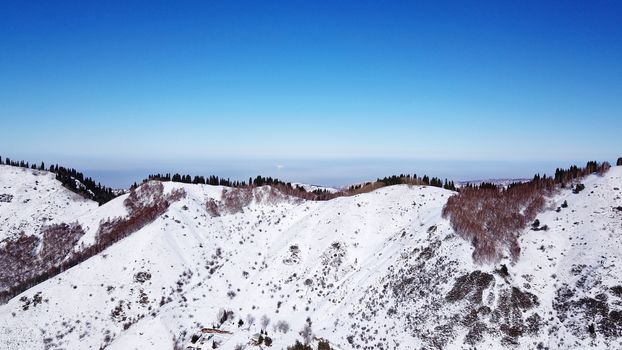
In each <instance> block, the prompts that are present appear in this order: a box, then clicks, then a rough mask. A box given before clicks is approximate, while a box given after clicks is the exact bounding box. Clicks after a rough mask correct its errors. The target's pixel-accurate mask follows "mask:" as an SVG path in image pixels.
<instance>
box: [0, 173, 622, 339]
mask: <svg viewBox="0 0 622 350" xmlns="http://www.w3.org/2000/svg"><path fill="white" fill-rule="evenodd" d="M583 183H584V184H585V186H586V188H585V190H584V191H582V192H580V193H578V194H573V193H572V192H571V191H570V190H568V189H562V190H560V191H559V193H558V194H556V195H555V196H554V197H552V198H550V199H549V201H550V203H549V204H550V205H549V209H547V210H546V211H545V212H543V213H541V214H540V215H539V216H538V219H539V220H540V222H541V223H542V224H546V225H548V227H549V230H548V231H531V230H529V229H527V230H525V231H524V232H523V233H522V234H521V235H520V244H521V248H522V250H521V256H520V259H519V260H518V262H517V263H516V264H514V265H513V264H511V263H510V260H509V259H506V260H504V261H502V262H501V263H499V264H496V265H477V264H475V263H473V260H472V258H471V252H472V247H471V244H470V243H469V242H466V241H464V240H463V239H461V238H460V237H458V236H457V235H456V234H455V233H454V232H453V230H452V229H451V228H450V226H449V222H448V221H447V220H446V219H443V218H442V217H441V211H442V208H443V206H444V204H445V202H446V200H447V198H448V197H449V196H452V195H453V192H451V191H448V190H443V189H440V188H436V187H429V186H428V187H424V186H407V185H397V186H390V187H385V188H381V189H378V190H375V191H373V192H371V193H366V194H361V195H356V196H352V197H341V198H337V199H333V200H330V201H323V202H313V201H304V200H300V199H295V198H288V197H284V196H282V195H275V193H274V191H273V190H271V189H270V188H269V187H261V188H256V189H254V190H253V194H252V200H251V202H250V204H248V205H245V206H244V207H243V208H242V212H235V210H233V211H226V210H221V211H220V212H219V214H220V216H213V213H212V214H210V213H209V212H208V210H206V202H207V201H208V200H209V199H210V198H211V199H213V200H215V201H220V200H221V199H222V195H223V190H227V189H226V188H224V187H220V186H209V185H188V184H180V183H170V182H167V183H164V190H165V192H170V191H171V190H173V189H179V188H183V189H184V190H185V191H186V197H185V198H182V199H181V200H179V201H176V202H174V203H172V204H171V206H170V207H169V208H168V210H167V211H166V212H165V214H163V215H161V216H159V217H158V218H157V219H155V221H153V222H151V223H149V224H148V225H146V226H144V227H143V228H141V229H140V230H138V231H137V232H134V233H133V234H131V235H130V236H128V237H126V238H124V239H122V240H120V241H119V242H117V243H115V244H113V245H112V246H111V247H109V248H107V249H106V250H104V251H103V252H101V253H99V254H97V255H95V256H93V257H92V258H90V259H87V260H86V261H84V262H82V263H80V264H78V265H77V266H75V267H72V268H70V269H68V270H66V271H63V272H62V273H60V274H58V275H56V276H54V277H52V278H50V279H48V280H46V281H44V282H42V283H40V284H38V285H36V286H34V287H32V288H30V289H28V290H26V291H25V292H23V293H22V294H20V295H18V296H16V297H14V298H12V299H11V300H9V301H8V303H6V304H4V305H0V349H101V348H104V347H105V348H107V349H167V350H169V349H173V347H174V339H179V342H178V343H179V344H181V346H182V348H184V349H185V348H186V346H187V345H189V344H190V343H189V341H190V339H191V336H192V335H193V334H195V333H197V332H198V331H200V330H201V328H211V327H219V328H220V329H221V330H226V331H228V332H230V333H231V334H230V335H227V336H226V337H220V338H218V339H220V341H221V342H220V344H219V348H222V349H234V348H236V346H237V345H240V344H241V345H244V346H246V347H245V348H246V349H259V347H258V346H254V345H252V344H251V343H250V340H251V338H252V337H253V336H254V335H255V334H256V333H259V332H260V330H261V329H265V330H267V333H268V336H269V337H270V338H271V339H272V340H273V343H272V346H271V348H274V349H286V348H287V346H291V345H293V344H294V342H295V341H296V340H301V341H302V340H303V338H302V336H301V335H300V334H299V332H300V331H301V330H302V329H303V327H304V326H305V324H306V323H307V322H309V321H310V323H311V329H312V331H313V340H312V342H311V345H312V346H313V348H314V349H315V348H316V346H317V341H318V340H319V339H326V340H328V341H329V342H330V344H331V346H332V347H333V348H335V349H423V348H425V349H435V348H438V349H471V348H482V349H488V348H490V349H506V348H516V349H546V348H548V349H585V348H599V349H614V348H618V349H620V348H622V338H621V336H622V317H621V315H622V314H621V312H622V277H621V276H622V211H621V210H618V209H617V207H618V206H621V205H622V191H621V190H620V188H622V167H612V168H611V169H610V170H609V171H608V172H607V173H605V174H604V176H597V175H591V176H589V177H587V178H586V179H584V181H583ZM3 194H6V195H7V196H5V197H4V198H9V197H12V198H11V201H10V202H1V201H0V242H1V241H2V240H4V239H7V238H10V237H12V235H14V234H17V233H19V232H21V231H28V232H31V233H32V234H37V232H38V231H39V229H40V228H41V226H42V225H44V224H46V223H47V222H48V221H50V220H51V221H53V222H58V223H59V222H67V223H69V222H76V221H77V222H78V223H80V224H81V225H82V227H83V228H84V230H85V232H86V234H85V235H84V236H82V238H81V239H80V242H79V243H78V244H77V245H76V248H75V249H80V248H79V247H78V246H81V247H83V246H88V245H90V244H92V243H93V242H94V239H95V233H96V232H97V229H98V225H99V222H100V221H101V220H105V219H107V218H112V217H117V216H126V215H128V211H127V209H126V208H125V206H124V204H123V201H124V199H125V198H126V197H127V195H123V196H121V197H119V198H116V199H114V200H112V201H111V202H108V203H106V204H104V205H103V206H101V207H98V206H97V204H96V203H95V202H92V201H87V200H83V199H81V198H80V197H79V196H77V195H74V194H72V193H71V192H69V191H67V190H65V189H64V188H62V186H61V185H60V183H58V182H57V181H56V180H54V177H53V175H51V174H48V173H46V172H37V171H33V170H28V169H21V168H14V167H8V166H0V198H1V195H3ZM8 195H10V196H8ZM564 200H566V201H567V203H568V207H567V208H562V209H560V210H559V211H557V210H556V209H557V207H559V206H561V204H562V203H563V202H564ZM0 244H2V243H0ZM223 310H227V311H231V312H232V315H231V316H230V317H225V319H226V320H225V322H224V323H222V324H220V323H221V322H220V321H221V320H222V317H221V316H222V311H223ZM249 315H250V316H249ZM264 315H265V316H266V317H265V318H264V317H263V316H264ZM262 318H263V320H262ZM240 320H242V321H243V324H241V325H240V324H239V321H240ZM262 321H263V322H262ZM266 322H268V324H267V325H265V323H266ZM285 325H287V326H285ZM286 328H287V329H286ZM262 346H263V348H264V349H265V348H266V347H265V345H262ZM210 348H211V344H210Z"/></svg>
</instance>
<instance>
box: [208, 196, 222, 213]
mask: <svg viewBox="0 0 622 350" xmlns="http://www.w3.org/2000/svg"><path fill="white" fill-rule="evenodd" d="M205 209H206V210H207V213H208V214H209V215H210V216H211V217H217V216H220V209H219V208H218V203H217V202H216V201H215V200H214V199H213V198H208V199H207V202H206V203H205Z"/></svg>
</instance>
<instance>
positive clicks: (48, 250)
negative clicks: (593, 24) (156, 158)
mask: <svg viewBox="0 0 622 350" xmlns="http://www.w3.org/2000/svg"><path fill="white" fill-rule="evenodd" d="M163 192H164V191H163V185H162V183H160V182H147V183H144V184H143V185H142V186H140V187H138V188H136V189H134V190H133V191H132V193H130V195H129V196H128V197H127V198H126V199H125V201H124V202H123V204H124V205H125V206H126V207H127V209H128V212H129V215H128V216H127V217H124V218H114V219H108V220H106V221H103V222H101V223H100V227H99V230H98V232H97V235H96V239H95V243H94V244H93V245H91V246H89V247H87V248H84V249H82V250H79V249H75V245H76V243H77V242H78V241H79V240H80V238H81V237H82V236H83V235H84V230H83V229H82V227H81V226H80V225H79V224H77V223H73V224H58V225H51V226H47V227H46V228H44V231H43V234H42V240H41V239H40V238H38V237H36V236H31V235H26V234H24V233H22V234H21V235H20V236H19V237H17V238H16V239H14V240H9V241H7V242H5V243H4V245H3V246H2V248H0V302H6V301H8V300H9V299H11V298H12V297H14V296H15V295H17V294H19V293H21V292H23V291H25V290H26V289H28V288H31V287H32V286H34V285H36V284H38V283H41V282H43V281H45V280H47V279H48V278H50V277H53V276H55V275H57V274H59V273H61V272H62V271H64V270H66V269H68V268H71V267H73V266H75V265H77V264H79V263H81V262H83V261H85V260H86V259H88V258H90V257H92V256H94V255H96V254H98V253H100V252H101V251H103V250H104V249H106V248H108V247H109V246H111V245H112V244H114V243H115V242H117V241H119V240H120V239H122V238H124V237H127V236H128V235H130V234H131V233H133V232H135V231H137V230H139V229H140V228H142V227H143V226H145V225H147V224H148V223H150V222H152V221H153V220H155V219H156V218H157V217H158V216H160V215H162V214H163V213H164V212H165V211H166V210H167V209H168V207H169V206H170V204H171V203H173V202H175V201H178V200H179V199H181V198H182V197H184V196H185V192H184V191H183V189H179V190H173V191H171V192H170V193H168V194H166V195H165V194H164V193H163ZM40 244H41V249H40V250H39V251H38V252H37V248H38V247H39V245H40Z"/></svg>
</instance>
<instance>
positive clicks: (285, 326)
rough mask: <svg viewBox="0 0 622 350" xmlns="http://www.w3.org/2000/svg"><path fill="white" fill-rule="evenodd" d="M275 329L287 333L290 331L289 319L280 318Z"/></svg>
mask: <svg viewBox="0 0 622 350" xmlns="http://www.w3.org/2000/svg"><path fill="white" fill-rule="evenodd" d="M274 330H275V331H279V332H283V333H287V332H289V323H287V321H284V320H280V321H278V322H277V323H276V324H275V325H274Z"/></svg>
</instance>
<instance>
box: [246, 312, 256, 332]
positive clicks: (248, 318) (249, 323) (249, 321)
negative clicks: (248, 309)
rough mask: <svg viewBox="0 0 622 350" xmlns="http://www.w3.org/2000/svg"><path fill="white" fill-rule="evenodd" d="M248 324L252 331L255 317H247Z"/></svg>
mask: <svg viewBox="0 0 622 350" xmlns="http://www.w3.org/2000/svg"><path fill="white" fill-rule="evenodd" d="M246 324H247V325H248V329H250V328H251V326H252V325H253V324H255V316H253V315H251V314H248V315H246Z"/></svg>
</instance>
